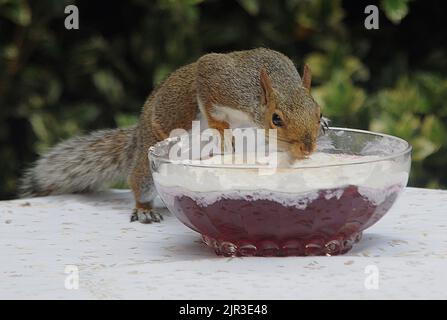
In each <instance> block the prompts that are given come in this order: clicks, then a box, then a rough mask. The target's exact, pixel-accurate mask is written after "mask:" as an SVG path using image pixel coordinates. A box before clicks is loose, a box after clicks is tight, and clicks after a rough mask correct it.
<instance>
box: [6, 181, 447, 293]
mask: <svg viewBox="0 0 447 320" xmlns="http://www.w3.org/2000/svg"><path fill="white" fill-rule="evenodd" d="M132 202H133V200H132V195H131V193H130V192H129V191H128V190H110V191H104V192H99V193H96V194H89V195H62V196H51V197H42V198H32V199H21V200H12V201H2V202H0V298H3V299H14V298H25V299H50V298H51V299H351V298H354V299H394V298H410V299H426V298H434V299H441V298H442V299H446V298H447V276H446V270H447V191H442V190H430V189H417V188H407V189H406V190H405V191H404V193H403V194H402V195H401V196H400V198H399V199H398V201H397V203H396V204H395V205H394V206H393V208H392V209H391V210H390V212H388V214H387V215H386V216H385V217H384V218H383V219H382V220H381V221H380V222H378V223H377V224H376V225H374V226H373V227H371V228H370V229H368V230H367V231H366V232H365V233H364V237H363V239H362V241H361V242H360V243H358V244H357V245H356V246H355V247H354V249H353V250H352V251H350V252H349V253H348V254H345V255H343V256H337V257H287V258H262V257H249V258H225V257H218V256H216V255H215V254H214V252H212V251H211V250H210V249H208V248H207V247H206V246H205V245H204V244H202V243H201V241H200V237H199V235H198V234H196V233H195V232H193V231H191V230H189V229H188V228H186V227H185V226H183V225H182V224H181V223H180V222H179V221H177V220H176V218H175V217H173V216H172V215H170V214H169V213H167V212H165V213H166V215H165V220H164V221H163V222H162V223H159V224H150V225H143V224H140V223H137V222H134V223H130V222H129V216H130V211H131V208H132V205H133V203H132ZM160 210H164V211H166V209H160Z"/></svg>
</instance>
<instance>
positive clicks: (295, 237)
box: [149, 128, 411, 256]
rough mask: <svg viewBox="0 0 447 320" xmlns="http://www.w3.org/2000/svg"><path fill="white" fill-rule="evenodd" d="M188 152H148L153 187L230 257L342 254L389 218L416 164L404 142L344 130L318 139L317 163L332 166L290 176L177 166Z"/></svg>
mask: <svg viewBox="0 0 447 320" xmlns="http://www.w3.org/2000/svg"><path fill="white" fill-rule="evenodd" d="M181 143H183V142H182V140H181V138H180V137H174V138H168V139H166V140H164V141H161V142H159V143H158V144H156V145H154V146H152V147H151V148H150V150H149V159H150V164H151V170H152V173H153V179H154V182H155V186H156V188H157V191H158V194H159V195H160V197H161V199H162V200H163V202H164V203H165V204H166V206H167V208H168V209H169V211H170V212H172V213H173V214H174V215H175V216H176V217H177V218H178V219H179V220H180V221H181V222H182V223H183V224H185V225H186V226H188V227H189V228H191V229H193V230H195V231H197V232H198V233H200V234H201V235H202V238H203V241H204V243H205V244H207V245H208V246H209V247H211V248H213V249H214V250H215V252H216V253H217V254H218V255H223V256H303V255H337V254H343V253H345V252H347V251H349V250H350V249H351V248H352V246H353V244H355V243H356V242H358V241H359V240H360V239H361V235H362V231H363V230H365V229H366V228H368V227H370V226H372V225H373V224H374V223H376V222H377V221H378V220H380V219H381V218H382V217H383V216H384V215H385V213H386V212H387V211H388V210H389V209H390V208H391V206H392V205H393V203H394V202H395V201H396V198H397V197H398V195H399V194H400V193H401V191H402V190H403V188H404V187H405V186H406V184H407V182H408V175H409V171H410V164H411V146H410V145H409V144H408V143H407V142H406V141H405V140H402V139H400V138H397V137H393V136H390V135H385V134H379V133H374V132H368V131H362V130H354V129H345V128H330V129H329V130H328V131H327V132H326V134H324V135H322V136H320V137H319V139H318V142H317V151H316V154H317V155H324V156H325V157H326V158H327V157H332V158H333V159H332V161H326V162H323V163H320V164H315V162H312V161H308V160H304V161H298V162H296V163H295V165H294V166H293V167H290V165H287V166H283V165H281V162H279V164H276V166H275V168H270V167H269V168H266V166H265V165H264V164H254V165H244V164H242V165H240V164H222V163H216V162H213V161H207V160H200V159H198V158H197V159H195V160H189V161H184V160H172V157H170V156H169V155H170V153H169V152H170V150H172V147H174V146H177V147H178V145H179V144H181ZM193 159H194V158H193Z"/></svg>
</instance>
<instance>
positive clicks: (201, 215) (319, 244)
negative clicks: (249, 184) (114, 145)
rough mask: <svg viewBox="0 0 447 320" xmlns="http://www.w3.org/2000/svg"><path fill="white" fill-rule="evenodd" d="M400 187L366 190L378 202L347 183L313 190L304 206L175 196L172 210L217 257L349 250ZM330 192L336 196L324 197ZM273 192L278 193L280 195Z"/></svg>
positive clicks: (260, 200)
mask: <svg viewBox="0 0 447 320" xmlns="http://www.w3.org/2000/svg"><path fill="white" fill-rule="evenodd" d="M401 190H402V186H400V185H394V186H391V187H389V188H387V189H386V190H373V189H369V190H367V191H368V192H367V194H374V192H376V193H377V192H379V191H380V192H382V194H384V195H385V196H384V197H383V198H382V199H381V202H380V203H379V204H375V203H374V202H373V201H371V200H370V199H369V198H368V197H366V196H365V195H364V194H365V188H362V189H361V191H362V192H359V188H358V187H356V186H353V185H350V186H347V187H345V188H341V189H340V188H339V189H327V190H319V191H315V192H317V193H318V194H315V193H313V195H312V196H311V197H310V198H308V199H304V200H305V202H307V206H287V205H284V204H281V203H280V202H277V201H274V200H271V197H270V198H269V199H268V200H267V199H265V200H263V199H256V200H248V199H247V197H244V199H235V198H234V197H232V198H225V196H223V197H221V198H219V199H218V200H217V201H215V202H213V203H211V204H208V205H204V204H203V202H200V203H199V202H197V201H195V200H194V198H195V197H194V194H189V195H182V194H178V195H175V196H174V199H173V200H174V201H173V206H174V208H172V209H173V211H174V213H175V214H177V215H178V216H179V218H181V220H182V221H184V222H185V224H187V225H189V226H190V227H192V228H193V229H194V230H196V231H198V232H200V233H201V234H202V236H203V239H204V242H205V243H206V244H207V245H209V246H210V247H212V248H213V249H214V250H215V251H216V253H217V254H220V255H225V256H233V255H238V256H240V255H242V256H251V255H258V256H289V255H324V254H326V255H336V254H340V253H344V252H347V251H348V250H349V249H351V247H352V244H353V243H355V242H356V241H358V240H359V239H360V237H361V232H362V230H364V229H365V228H367V227H369V226H371V225H372V224H374V223H375V222H377V221H378V220H379V219H380V218H381V217H382V216H383V215H384V214H385V213H386V212H387V211H388V210H389V209H390V207H391V206H392V204H393V203H394V202H395V200H396V198H397V196H398V194H399V192H400V191H401ZM335 193H336V194H337V196H332V197H328V196H327V195H328V194H335ZM274 195H277V196H278V198H281V197H282V194H281V193H274ZM289 197H290V195H289ZM297 197H298V195H297ZM307 197H309V195H308V196H307ZM185 220H186V221H185Z"/></svg>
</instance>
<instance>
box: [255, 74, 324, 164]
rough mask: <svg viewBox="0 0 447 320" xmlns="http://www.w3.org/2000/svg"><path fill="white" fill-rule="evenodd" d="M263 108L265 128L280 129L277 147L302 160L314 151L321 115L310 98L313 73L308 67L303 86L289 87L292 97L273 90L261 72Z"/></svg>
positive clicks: (268, 78)
mask: <svg viewBox="0 0 447 320" xmlns="http://www.w3.org/2000/svg"><path fill="white" fill-rule="evenodd" d="M260 81H261V88H262V94H261V97H262V98H261V100H262V101H261V104H262V106H263V109H264V110H265V113H264V128H266V129H267V128H270V129H277V138H278V147H279V148H280V149H283V150H288V152H289V154H290V156H291V157H292V158H293V159H301V158H304V157H306V156H307V155H309V154H310V153H312V152H313V151H314V150H315V147H316V140H317V137H318V134H319V132H320V127H321V124H320V121H321V111H320V107H319V105H318V104H317V103H316V102H315V100H314V99H313V98H312V96H311V94H310V85H311V73H310V69H309V68H308V67H307V66H305V67H304V72H303V77H302V81H301V83H294V84H290V89H288V90H291V92H292V94H287V96H284V95H281V94H280V93H279V92H278V91H276V90H274V89H273V87H272V83H271V80H270V77H269V75H268V74H267V72H266V70H265V69H261V74H260Z"/></svg>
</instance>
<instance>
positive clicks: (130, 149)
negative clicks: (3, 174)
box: [19, 127, 136, 197]
mask: <svg viewBox="0 0 447 320" xmlns="http://www.w3.org/2000/svg"><path fill="white" fill-rule="evenodd" d="M135 132H136V127H130V128H125V129H112V130H101V131H95V132H93V133H91V134H89V135H85V136H79V137H74V138H71V139H69V140H66V141H63V142H61V143H59V144H57V145H56V146H54V147H53V148H51V149H50V150H49V151H48V152H47V153H45V154H44V155H42V156H41V157H40V159H39V160H37V162H36V163H35V164H34V166H33V167H31V168H30V169H28V170H27V171H26V172H25V175H24V176H23V178H22V180H21V184H20V187H19V193H20V196H22V197H29V196H44V195H50V194H63V193H75V192H86V191H90V190H95V189H98V188H99V187H101V186H102V185H103V184H105V183H107V182H112V181H116V180H120V179H123V178H125V177H127V175H128V174H129V173H130V169H131V168H132V164H133V159H134V154H135V149H136V134H135Z"/></svg>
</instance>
